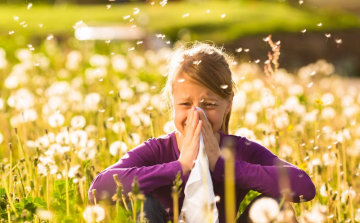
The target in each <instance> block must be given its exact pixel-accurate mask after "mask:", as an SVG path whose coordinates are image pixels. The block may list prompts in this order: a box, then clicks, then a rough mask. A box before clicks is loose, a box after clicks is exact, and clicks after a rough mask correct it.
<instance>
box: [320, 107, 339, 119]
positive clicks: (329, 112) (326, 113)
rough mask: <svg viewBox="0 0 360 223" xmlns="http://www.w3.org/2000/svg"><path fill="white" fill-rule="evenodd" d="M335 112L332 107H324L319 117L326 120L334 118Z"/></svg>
mask: <svg viewBox="0 0 360 223" xmlns="http://www.w3.org/2000/svg"><path fill="white" fill-rule="evenodd" d="M335 116H336V111H335V110H334V109H333V108H332V107H326V108H324V109H323V110H322V111H321V117H322V118H323V119H326V120H331V119H333V118H335Z"/></svg>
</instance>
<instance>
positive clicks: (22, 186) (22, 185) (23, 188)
mask: <svg viewBox="0 0 360 223" xmlns="http://www.w3.org/2000/svg"><path fill="white" fill-rule="evenodd" d="M16 169H17V171H18V173H19V177H20V183H21V188H22V191H23V193H24V197H25V196H26V193H25V187H24V184H23V181H22V176H21V173H20V170H19V168H18V167H17V168H16Z"/></svg>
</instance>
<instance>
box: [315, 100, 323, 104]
mask: <svg viewBox="0 0 360 223" xmlns="http://www.w3.org/2000/svg"><path fill="white" fill-rule="evenodd" d="M315 103H317V104H320V105H322V104H323V101H322V100H321V99H316V100H315Z"/></svg>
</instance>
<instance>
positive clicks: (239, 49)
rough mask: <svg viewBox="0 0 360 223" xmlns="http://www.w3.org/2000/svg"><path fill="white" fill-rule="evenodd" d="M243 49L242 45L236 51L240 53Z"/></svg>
mask: <svg viewBox="0 0 360 223" xmlns="http://www.w3.org/2000/svg"><path fill="white" fill-rule="evenodd" d="M242 50H243V49H242V48H241V47H240V48H238V49H236V50H235V51H236V52H238V53H240V52H241V51H242Z"/></svg>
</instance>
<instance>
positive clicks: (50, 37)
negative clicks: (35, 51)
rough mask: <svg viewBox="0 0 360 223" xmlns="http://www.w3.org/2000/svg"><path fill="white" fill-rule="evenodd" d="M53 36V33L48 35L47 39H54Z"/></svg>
mask: <svg viewBox="0 0 360 223" xmlns="http://www.w3.org/2000/svg"><path fill="white" fill-rule="evenodd" d="M53 38H54V36H53V35H51V34H50V35H48V36H47V37H46V39H47V40H51V39H53Z"/></svg>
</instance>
